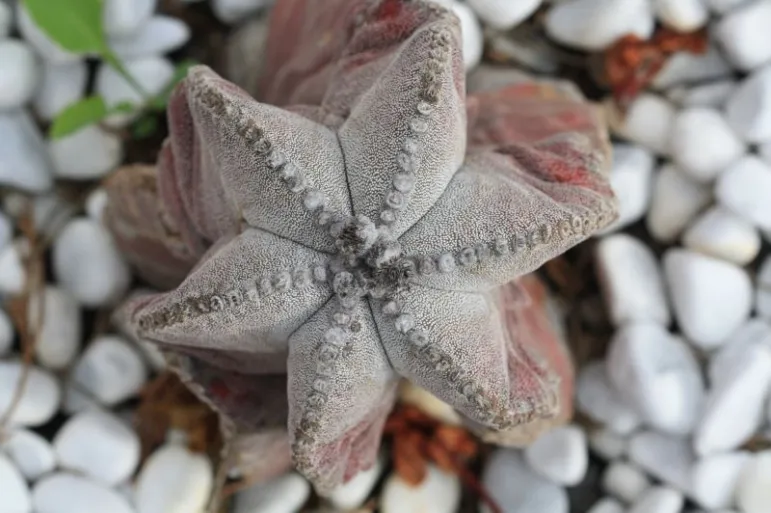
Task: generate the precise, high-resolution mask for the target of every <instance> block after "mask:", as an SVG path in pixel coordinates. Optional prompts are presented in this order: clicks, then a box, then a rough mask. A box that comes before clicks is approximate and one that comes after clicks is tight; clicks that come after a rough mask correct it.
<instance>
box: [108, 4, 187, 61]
mask: <svg viewBox="0 0 771 513" xmlns="http://www.w3.org/2000/svg"><path fill="white" fill-rule="evenodd" d="M189 40H190V27H188V26H187V24H186V23H185V22H183V21H182V20H180V19H178V18H174V17H171V16H162V15H159V16H153V17H152V18H150V19H149V20H148V21H146V22H145V23H143V24H142V26H141V27H140V28H139V31H138V32H136V33H134V34H131V35H130V36H126V37H114V38H110V40H109V42H108V43H109V45H110V48H112V50H113V52H115V54H116V55H118V57H120V58H122V59H134V58H137V57H150V56H153V55H163V54H166V53H169V52H172V51H174V50H177V49H178V48H181V47H182V46H184V45H185V44H186V43H187V42H188V41H189Z"/></svg>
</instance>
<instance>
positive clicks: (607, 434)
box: [589, 428, 629, 461]
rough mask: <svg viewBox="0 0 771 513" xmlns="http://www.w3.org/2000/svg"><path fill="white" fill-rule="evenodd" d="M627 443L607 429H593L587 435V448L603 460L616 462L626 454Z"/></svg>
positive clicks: (620, 436) (624, 439)
mask: <svg viewBox="0 0 771 513" xmlns="http://www.w3.org/2000/svg"><path fill="white" fill-rule="evenodd" d="M628 446H629V441H628V440H627V439H626V438H624V437H623V436H622V435H619V434H618V433H615V432H613V431H611V430H610V429H608V428H600V429H595V430H593V431H592V432H591V433H590V434H589V448H590V449H591V450H592V452H593V453H594V454H596V455H597V456H599V457H600V458H602V459H604V460H608V461H610V460H616V459H619V458H621V457H622V456H623V455H625V454H626V451H627V447H628Z"/></svg>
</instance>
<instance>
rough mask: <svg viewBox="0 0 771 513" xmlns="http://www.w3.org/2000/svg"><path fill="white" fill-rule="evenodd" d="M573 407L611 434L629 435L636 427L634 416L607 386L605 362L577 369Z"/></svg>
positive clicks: (614, 391) (637, 417) (630, 409)
mask: <svg viewBox="0 0 771 513" xmlns="http://www.w3.org/2000/svg"><path fill="white" fill-rule="evenodd" d="M576 403H577V406H578V409H580V410H581V411H582V412H584V413H586V414H587V415H589V416H590V417H592V418H593V419H594V420H596V421H598V422H602V423H604V424H605V425H606V426H607V427H608V428H609V429H611V430H612V431H614V432H615V433H621V434H627V433H631V432H632V431H634V430H635V428H637V426H639V425H640V417H639V416H638V415H637V412H635V411H634V410H633V409H632V407H631V406H629V405H628V404H627V403H626V401H624V399H622V398H621V396H620V395H619V393H618V392H617V391H616V390H615V389H614V388H613V386H612V385H611V384H610V381H609V379H608V375H607V372H606V369H605V362H602V361H598V362H592V363H589V364H587V365H585V366H583V367H582V368H581V370H580V371H579V373H578V379H577V380H576Z"/></svg>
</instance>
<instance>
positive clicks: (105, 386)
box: [72, 335, 147, 406]
mask: <svg viewBox="0 0 771 513" xmlns="http://www.w3.org/2000/svg"><path fill="white" fill-rule="evenodd" d="M72 380H73V381H74V383H75V384H76V385H78V386H79V387H81V388H82V389H83V390H84V391H86V392H88V393H90V394H91V395H93V396H94V397H96V398H97V399H98V400H99V401H100V402H101V403H102V404H104V405H107V406H112V405H115V404H117V403H119V402H121V401H124V400H126V399H128V398H129V397H132V396H134V395H136V394H137V393H139V390H140V389H141V388H142V385H144V383H145V381H147V368H146V367H145V364H144V362H143V361H142V358H141V357H140V356H139V353H137V351H136V350H134V348H133V347H132V346H131V344H129V342H127V341H126V340H124V339H122V338H121V337H118V336H116V335H102V336H100V337H97V338H96V339H94V340H93V341H92V342H91V343H90V344H89V345H88V347H87V348H86V351H85V352H84V353H83V356H82V357H81V358H80V360H79V361H78V363H77V364H76V365H75V368H74V370H73V373H72Z"/></svg>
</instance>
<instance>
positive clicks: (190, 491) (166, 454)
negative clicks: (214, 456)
mask: <svg viewBox="0 0 771 513" xmlns="http://www.w3.org/2000/svg"><path fill="white" fill-rule="evenodd" d="M213 484H214V476H213V470H212V465H211V462H210V461H209V459H208V458H207V457H206V456H205V455H203V454H196V453H192V452H190V451H188V450H187V448H185V447H180V446H178V445H164V446H162V447H161V448H159V449H158V450H156V451H155V452H154V453H153V454H152V455H150V457H149V458H148V459H147V461H146V462H145V464H144V466H143V467H142V470H141V471H140V472H139V476H138V477H137V481H136V506H137V512H138V513H198V512H199V511H202V510H203V508H204V506H205V505H206V501H207V500H208V499H209V495H210V494H211V490H212V486H213Z"/></svg>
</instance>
